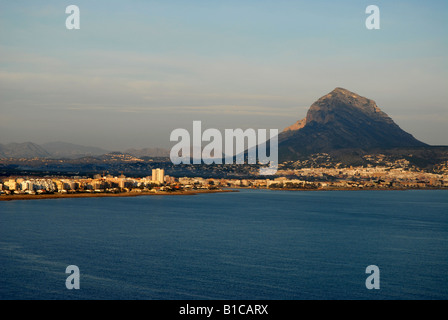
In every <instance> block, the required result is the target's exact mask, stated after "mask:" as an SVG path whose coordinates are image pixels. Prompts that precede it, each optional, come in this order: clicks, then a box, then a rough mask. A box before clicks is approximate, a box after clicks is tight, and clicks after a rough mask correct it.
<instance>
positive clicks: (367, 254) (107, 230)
mask: <svg viewBox="0 0 448 320" xmlns="http://www.w3.org/2000/svg"><path fill="white" fill-rule="evenodd" d="M68 266H76V267H77V268H78V270H79V278H77V279H79V282H78V283H79V289H69V288H68V286H67V282H68V278H69V277H72V276H73V275H74V274H72V273H70V271H67V267H68ZM369 266H375V267H376V269H375V271H372V270H373V269H369ZM66 271H67V272H66ZM72 279H73V278H70V281H71V280H72ZM447 280H448V190H410V191H273V190H246V189H239V190H238V192H230V193H212V194H198V195H173V196H157V195H153V196H139V197H113V198H76V199H48V200H27V201H2V202H0V299H2V300H9V299H26V300H29V299H38V300H48V299H50V300H72V299H75V300H109V299H114V300H118V299H124V300H140V299H142V300H422V299H424V300H439V299H443V300H445V299H447V298H448V285H447ZM70 283H72V282H70ZM73 283H75V280H73ZM368 283H369V284H375V286H376V287H374V288H372V286H371V285H370V286H369V285H368Z"/></svg>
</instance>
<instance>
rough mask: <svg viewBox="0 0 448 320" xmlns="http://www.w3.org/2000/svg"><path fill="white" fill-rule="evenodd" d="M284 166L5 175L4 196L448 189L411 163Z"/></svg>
mask: <svg viewBox="0 0 448 320" xmlns="http://www.w3.org/2000/svg"><path fill="white" fill-rule="evenodd" d="M290 167H291V166H289V169H280V170H279V171H278V172H277V175H276V176H273V177H259V178H253V179H226V178H205V177H173V176H170V175H167V174H165V171H164V169H160V168H155V169H152V175H151V176H146V177H126V176H125V175H123V174H121V175H118V176H113V175H110V174H96V175H94V176H92V177H87V176H71V177H51V176H47V177H45V176H44V177H24V176H10V177H6V178H1V179H0V200H1V199H6V197H5V196H8V199H13V198H12V197H14V196H19V195H29V196H39V195H48V194H58V195H70V194H72V195H73V194H79V195H82V194H85V195H89V194H91V195H100V194H111V195H120V194H121V195H123V194H134V195H137V194H170V193H174V192H175V193H176V194H180V193H182V192H191V191H207V190H210V191H220V190H223V189H228V188H254V189H275V190H394V189H398V190H402V189H443V188H448V175H447V174H445V173H439V174H438V173H429V172H424V171H419V170H411V169H409V168H403V167H399V168H391V167H386V166H384V167H382V166H376V167H373V166H370V167H349V168H326V167H319V168H298V169H290Z"/></svg>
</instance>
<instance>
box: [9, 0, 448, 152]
mask: <svg viewBox="0 0 448 320" xmlns="http://www.w3.org/2000/svg"><path fill="white" fill-rule="evenodd" d="M371 4H374V5H377V6H378V8H379V9H380V29H379V30H368V29H367V28H366V26H365V20H366V18H367V17H368V16H369V14H366V13H365V10H366V8H367V6H369V5H371ZM69 5H77V6H78V7H79V9H80V29H79V30H75V29H73V30H68V29H67V28H66V26H65V21H66V19H67V17H68V16H69V14H66V13H65V9H66V7H67V6H69ZM447 21H448V1H446V0H441V1H437V0H430V1H413V0H405V1H395V0H388V1H379V0H369V1H362V0H351V1H346V0H342V1H322V0H317V1H297V0H289V1H287V0H271V1H267V0H237V1H235V0H189V1H185V0H163V1H162V0H159V1H148V0H145V1H143V0H138V1H137V0H130V1H111V0H108V1H104V0H95V1H91V0H89V1H84V0H71V1H61V0H58V1H49V0H42V1H31V0H28V1H25V0H16V1H6V0H0V143H3V144H6V143H11V142H27V141H32V142H35V143H39V144H42V143H46V142H53V141H64V142H70V143H75V144H82V145H87V146H96V147H102V148H104V149H107V150H117V151H124V150H126V149H128V148H146V147H162V148H170V147H172V146H173V145H174V144H175V143H174V142H170V133H171V132H172V131H173V130H174V129H176V128H185V129H187V130H188V131H190V132H192V124H193V121H194V120H200V121H202V127H203V130H205V129H206V128H217V129H219V130H224V129H236V128H242V129H247V128H254V129H268V130H269V129H279V130H282V129H283V128H285V127H287V126H289V125H291V124H293V123H294V122H296V121H297V120H299V119H302V118H304V117H305V116H306V112H307V110H308V108H309V107H310V105H311V104H312V103H313V102H314V101H316V100H317V99H318V98H320V97H321V96H323V95H325V94H327V93H328V92H330V91H332V90H333V89H334V88H336V87H343V88H346V89H348V90H350V91H353V92H355V93H357V94H359V95H361V96H364V97H367V98H370V99H373V100H375V101H376V103H377V105H378V106H379V107H380V108H381V109H382V110H383V111H384V112H386V113H387V114H388V115H389V116H391V117H392V119H393V120H394V121H395V122H396V123H397V124H398V125H399V126H400V127H401V128H402V129H404V130H405V131H407V132H409V133H411V134H412V135H414V136H415V137H416V138H417V139H419V140H421V141H423V142H426V143H429V144H432V145H448V126H447V120H448V104H447V102H448V90H447V89H448V37H447V30H448V28H447V24H448V22H447Z"/></svg>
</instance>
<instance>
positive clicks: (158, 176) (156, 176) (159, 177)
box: [152, 169, 165, 183]
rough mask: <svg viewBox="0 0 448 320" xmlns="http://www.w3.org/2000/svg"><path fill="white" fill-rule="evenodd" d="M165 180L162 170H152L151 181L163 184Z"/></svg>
mask: <svg viewBox="0 0 448 320" xmlns="http://www.w3.org/2000/svg"><path fill="white" fill-rule="evenodd" d="M164 178H165V170H164V169H152V180H153V181H157V182H159V183H163V182H164Z"/></svg>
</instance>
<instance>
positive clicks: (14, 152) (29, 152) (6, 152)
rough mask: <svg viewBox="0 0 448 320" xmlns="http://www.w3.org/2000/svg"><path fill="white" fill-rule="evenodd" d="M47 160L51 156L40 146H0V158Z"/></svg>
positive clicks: (11, 144) (22, 144)
mask: <svg viewBox="0 0 448 320" xmlns="http://www.w3.org/2000/svg"><path fill="white" fill-rule="evenodd" d="M36 157H38V158H49V157H51V154H50V153H49V152H48V151H47V150H45V149H44V148H42V147H41V146H39V145H37V144H35V143H32V142H24V143H9V144H6V145H4V144H0V158H36Z"/></svg>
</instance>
